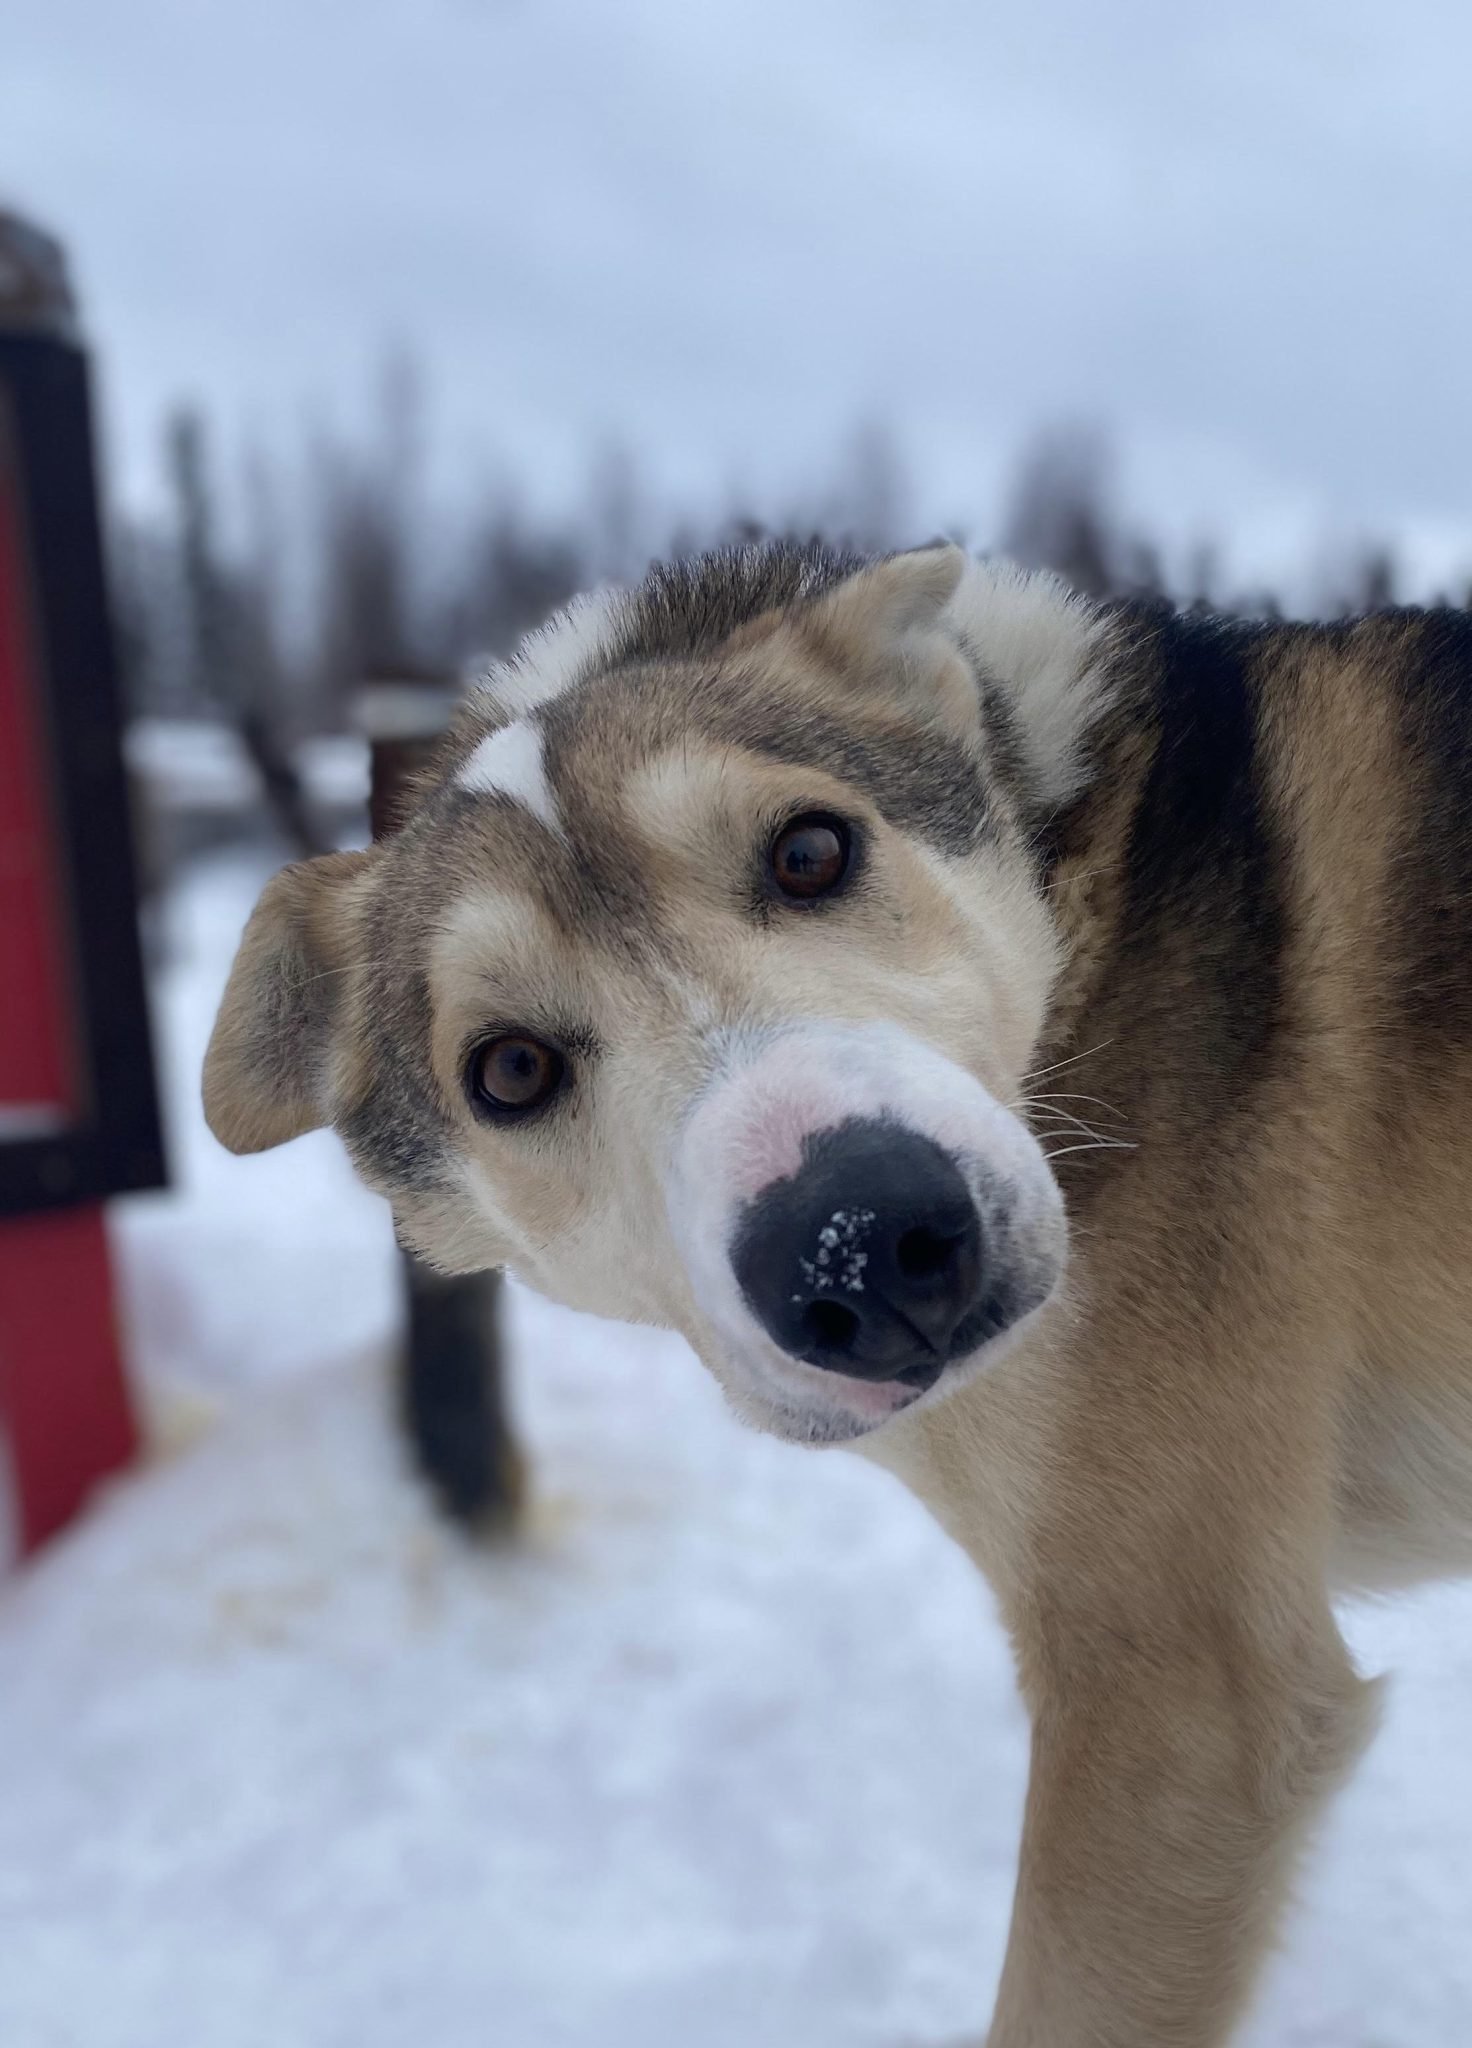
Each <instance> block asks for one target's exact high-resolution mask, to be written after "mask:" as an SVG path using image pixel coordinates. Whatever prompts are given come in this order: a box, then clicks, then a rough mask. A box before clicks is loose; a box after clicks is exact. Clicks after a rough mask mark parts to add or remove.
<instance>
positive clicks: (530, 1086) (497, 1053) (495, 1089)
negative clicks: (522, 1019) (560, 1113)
mask: <svg viewBox="0 0 1472 2048" xmlns="http://www.w3.org/2000/svg"><path fill="white" fill-rule="evenodd" d="M566 1071H567V1062H566V1061H565V1060H564V1059H563V1057H562V1054H561V1053H560V1052H558V1051H557V1050H556V1049H555V1048H554V1047H553V1046H550V1045H543V1044H542V1042H541V1040H540V1039H539V1038H527V1037H525V1036H524V1035H523V1034H522V1033H521V1032H517V1031H508V1032H506V1033H505V1034H504V1035H503V1036H502V1037H500V1038H489V1039H487V1040H486V1042H485V1043H484V1044H483V1045H478V1046H477V1047H476V1049H475V1051H474V1052H473V1053H472V1054H471V1055H470V1063H469V1066H468V1067H467V1068H466V1076H465V1078H466V1085H467V1087H468V1089H469V1092H470V1099H471V1101H472V1102H473V1103H475V1104H476V1106H477V1107H478V1108H481V1109H488V1110H490V1111H491V1112H492V1114H493V1115H496V1116H525V1115H526V1113H527V1111H528V1110H532V1109H540V1108H541V1106H542V1104H543V1103H544V1102H548V1101H550V1100H551V1098H552V1096H553V1095H555V1094H556V1092H557V1090H558V1088H559V1087H560V1086H561V1083H562V1079H563V1076H564V1074H565V1073H566Z"/></svg>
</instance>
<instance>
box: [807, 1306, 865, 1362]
mask: <svg viewBox="0 0 1472 2048" xmlns="http://www.w3.org/2000/svg"><path fill="white" fill-rule="evenodd" d="M802 1326H803V1332H804V1334H805V1335H806V1337H807V1340H808V1346H809V1349H811V1350H813V1351H828V1352H842V1351H852V1349H853V1346H854V1339H855V1338H856V1337H857V1336H858V1334H859V1319H858V1317H857V1316H856V1315H855V1314H854V1312H853V1310H852V1309H851V1308H845V1307H844V1305H843V1303H842V1302H841V1301H810V1302H809V1303H808V1305H807V1307H806V1308H805V1309H804V1310H803V1313H802Z"/></svg>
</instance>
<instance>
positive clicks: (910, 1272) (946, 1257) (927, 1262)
mask: <svg viewBox="0 0 1472 2048" xmlns="http://www.w3.org/2000/svg"><path fill="white" fill-rule="evenodd" d="M965 1235H966V1233H965V1231H964V1230H953V1231H942V1230H931V1229H929V1228H928V1227H927V1226H926V1225H924V1224H918V1225H917V1226H916V1227H915V1229H913V1230H907V1231H906V1232H905V1234H904V1236H903V1237H902V1238H901V1239H900V1241H899V1243H898V1244H897V1245H896V1246H895V1248H894V1257H895V1264H896V1265H897V1266H898V1267H899V1269H900V1272H901V1273H902V1274H903V1275H904V1277H905V1279H906V1280H933V1279H934V1278H935V1277H936V1275H937V1274H939V1273H943V1272H944V1271H945V1269H946V1267H947V1266H949V1265H950V1263H951V1261H952V1260H953V1259H954V1258H955V1256H956V1253H957V1251H958V1250H959V1249H960V1246H961V1242H962V1240H963V1238H964V1237H965Z"/></svg>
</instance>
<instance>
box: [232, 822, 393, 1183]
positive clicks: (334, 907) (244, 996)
mask: <svg viewBox="0 0 1472 2048" xmlns="http://www.w3.org/2000/svg"><path fill="white" fill-rule="evenodd" d="M375 858H376V855H375V854H374V852H373V850H372V849H371V848H369V849H367V850H365V851H363V852H361V853H329V854H324V855H323V856H322V858H321V859H319V860H308V861H300V862H298V863H297V865H296V866H294V867H289V868H283V869H282V871H281V873H280V874H279V875H277V876H276V877H275V879H274V880H273V881H271V882H270V883H269V884H268V885H267V887H266V891H265V893H264V895H263V896H262V897H261V900H260V902H259V903H258V904H257V905H256V907H255V909H254V910H253V911H252V912H251V917H250V922H249V924H247V926H246V928H245V935H244V937H243V938H242V939H241V941H240V950H239V951H238V952H237V953H236V955H235V964H234V966H233V967H232V968H231V970H230V979H229V981H228V982H227V983H226V984H225V993H224V996H223V998H222V999H221V1002H220V1013H219V1015H218V1017H216V1019H215V1028H214V1032H213V1033H212V1035H211V1037H210V1043H209V1050H208V1052H207V1053H206V1054H205V1061H204V1114H205V1121H206V1122H207V1123H208V1124H209V1127H210V1129H211V1130H212V1131H213V1132H214V1134H215V1136H216V1137H217V1138H218V1139H219V1141H220V1143H221V1144H222V1145H225V1146H227V1147H228V1148H229V1149H230V1151H232V1152H264V1151H265V1150H266V1149H267V1148H268V1147H269V1146H271V1145H284V1144H285V1143H286V1141H287V1139H288V1138H298V1137H300V1136H301V1134H302V1132H303V1131H313V1130H316V1129H317V1128H318V1126H319V1125H321V1124H324V1123H325V1122H326V1121H327V1118H328V1107H329V1106H328V1102H327V1089H326V1078H327V1068H328V1060H329V1058H330V1056H331V1052H332V1042H333V1037H334V1034H335V1031H336V1027H337V1024H338V1022H339V1019H340V1017H341V1014H342V1010H343V1007H344V1002H345V996H346V984H347V974H346V969H347V968H348V967H349V966H350V964H351V962H352V959H353V956H354V944H353V941H354V934H355V929H356V922H357V915H358V910H359V906H360V899H361V895H362V882H363V879H364V878H365V876H366V873H367V871H368V869H369V868H370V867H371V865H372V863H373V861H374V860H375Z"/></svg>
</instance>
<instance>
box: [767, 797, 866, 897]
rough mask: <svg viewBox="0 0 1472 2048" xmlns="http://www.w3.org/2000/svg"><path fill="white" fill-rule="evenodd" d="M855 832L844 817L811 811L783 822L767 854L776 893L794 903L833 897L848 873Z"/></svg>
mask: <svg viewBox="0 0 1472 2048" xmlns="http://www.w3.org/2000/svg"><path fill="white" fill-rule="evenodd" d="M852 854H853V835H852V834H851V833H850V831H849V829H848V827H847V825H845V824H844V822H843V820H842V818H835V817H833V816H832V815H831V814H830V813H829V812H827V811H811V812H809V813H808V814H807V815H806V816H805V817H801V818H794V819H793V820H792V823H791V824H790V825H784V826H783V827H782V830H781V831H780V832H779V833H778V834H777V836H776V838H775V839H774V840H773V841H772V844H771V849H770V851H769V852H768V855H767V863H768V866H769V867H770V869H771V874H772V881H773V883H774V884H775V886H776V889H777V893H778V894H779V895H781V896H785V897H787V898H788V900H789V901H791V902H793V903H812V902H813V901H815V900H816V899H817V898H818V897H820V896H831V895H832V894H833V891H834V890H835V889H837V888H838V887H839V886H840V884H841V883H842V882H843V880H844V878H845V877H846V876H847V874H848V871H849V866H850V863H851V860H852Z"/></svg>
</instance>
